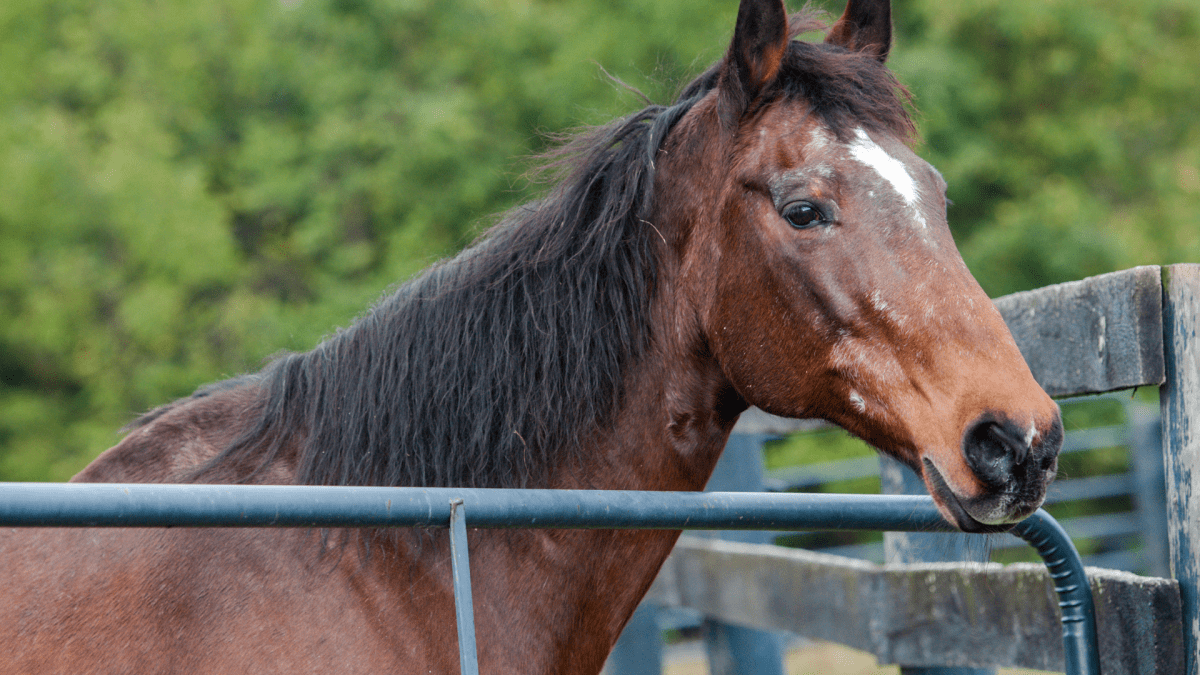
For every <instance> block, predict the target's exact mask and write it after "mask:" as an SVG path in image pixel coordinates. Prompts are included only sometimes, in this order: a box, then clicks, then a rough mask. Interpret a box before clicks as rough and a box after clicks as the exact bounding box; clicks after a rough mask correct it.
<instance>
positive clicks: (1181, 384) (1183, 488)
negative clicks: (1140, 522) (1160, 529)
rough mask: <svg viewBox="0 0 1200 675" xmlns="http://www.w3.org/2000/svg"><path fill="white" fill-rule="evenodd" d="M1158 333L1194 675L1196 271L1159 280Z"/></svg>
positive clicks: (1197, 601) (1199, 507) (1198, 463)
mask: <svg viewBox="0 0 1200 675" xmlns="http://www.w3.org/2000/svg"><path fill="white" fill-rule="evenodd" d="M1163 319H1164V327H1163V330H1164V332H1165V335H1166V342H1165V344H1166V365H1167V371H1168V372H1169V373H1170V374H1171V376H1170V377H1169V378H1168V381H1167V383H1166V384H1165V385H1163V387H1162V389H1161V391H1160V398H1159V401H1160V404H1161V406H1162V421H1163V461H1164V464H1165V466H1166V472H1167V540H1168V542H1169V544H1170V548H1171V576H1173V577H1174V578H1176V579H1178V580H1179V583H1180V586H1181V591H1182V595H1183V624H1184V638H1185V639H1186V641H1187V655H1188V663H1187V668H1186V670H1184V669H1180V671H1179V672H1180V673H1186V675H1198V673H1200V598H1198V597H1197V586H1198V585H1200V432H1198V430H1200V339H1198V338H1197V331H1198V330H1200V265H1171V266H1170V267H1167V268H1165V273H1164V274H1163ZM1193 422H1197V423H1196V424H1195V425H1193Z"/></svg>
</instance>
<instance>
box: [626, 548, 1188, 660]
mask: <svg viewBox="0 0 1200 675" xmlns="http://www.w3.org/2000/svg"><path fill="white" fill-rule="evenodd" d="M1088 574H1089V578H1090V580H1091V582H1092V591H1093V593H1094V594H1095V598H1096V610H1097V623H1098V626H1099V631H1100V635H1099V638H1100V650H1101V667H1102V669H1103V672H1104V673H1105V675H1126V674H1128V675H1134V674H1137V675H1150V674H1152V673H1153V674H1157V675H1178V673H1181V672H1183V667H1184V666H1183V658H1184V648H1183V637H1182V629H1181V624H1180V611H1181V610H1180V600H1179V585H1178V583H1177V582H1175V581H1174V580H1169V579H1156V578H1146V577H1138V576H1135V575H1132V574H1128V573H1124V572H1116V571H1113V570H1100V569H1093V568H1089V569H1088ZM648 599H649V600H651V601H652V602H657V603H660V604H663V605H668V606H684V607H690V608H693V609H696V610H699V611H701V612H703V613H704V614H706V615H709V616H713V617H715V618H718V619H720V620H722V621H727V622H730V623H735V624H741V625H746V626H752V627H757V628H765V629H772V630H786V631H789V632H792V633H796V634H798V635H803V636H807V637H811V638H815V639H822V640H829V641H833V642H838V643H841V644H844V645H848V646H850V647H853V648H855V649H860V650H863V651H867V652H871V653H873V654H875V655H876V657H877V658H879V660H880V661H881V662H883V663H903V664H905V665H910V666H939V665H941V666H970V667H989V666H1001V667H1022V668H1038V669H1044V670H1055V669H1057V670H1060V671H1061V669H1062V667H1063V665H1062V663H1063V656H1062V629H1061V626H1060V624H1059V611H1058V599H1057V597H1056V596H1055V594H1054V589H1053V587H1052V585H1051V581H1050V578H1049V575H1048V574H1047V572H1046V569H1045V567H1043V566H1041V565H1034V564H1027V565H1009V566H1007V567H1005V566H1001V565H996V564H972V563H968V564H962V563H930V564H924V565H905V566H882V567H881V566H878V565H873V564H871V563H867V562H862V561H857V560H852V559H848V558H841V557H838V556H830V555H825V554H821V553H814V552H811V551H804V550H796V549H784V548H779V547H775V546H766V545H755V544H742V543H736V542H726V541H718V540H707V539H698V538H694V537H683V538H681V539H680V543H679V545H678V546H676V548H675V552H674V553H673V554H672V555H671V558H669V559H668V561H667V563H666V565H665V566H664V567H663V572H662V574H660V575H659V578H658V580H657V581H656V582H655V584H654V587H653V588H652V589H651V592H650V595H649V596H648Z"/></svg>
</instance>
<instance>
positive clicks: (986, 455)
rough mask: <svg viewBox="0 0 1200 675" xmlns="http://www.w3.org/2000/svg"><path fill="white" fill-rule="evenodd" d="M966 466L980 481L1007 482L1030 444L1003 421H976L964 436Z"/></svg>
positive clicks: (1021, 461) (1026, 452)
mask: <svg viewBox="0 0 1200 675" xmlns="http://www.w3.org/2000/svg"><path fill="white" fill-rule="evenodd" d="M963 455H964V456H965V457H966V459H967V465H968V466H970V467H971V470H972V471H974V472H975V475H977V476H978V477H979V478H980V479H981V480H983V481H985V482H988V483H992V484H1004V483H1008V482H1009V481H1010V480H1011V479H1012V477H1013V469H1014V468H1015V467H1017V466H1020V465H1021V464H1023V463H1024V462H1025V460H1026V459H1027V458H1028V457H1029V446H1027V445H1025V443H1024V442H1022V441H1021V439H1020V438H1019V437H1018V435H1017V434H1016V433H1014V432H1013V430H1011V429H1008V428H1006V425H1005V424H1004V423H1002V422H996V421H992V420H987V421H983V422H978V423H976V424H975V425H974V426H973V427H972V428H971V430H970V431H968V432H967V435H966V437H965V438H964V439H963Z"/></svg>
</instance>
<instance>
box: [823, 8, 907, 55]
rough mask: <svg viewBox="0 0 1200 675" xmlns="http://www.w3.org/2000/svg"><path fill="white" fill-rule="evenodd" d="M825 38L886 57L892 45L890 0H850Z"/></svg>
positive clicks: (856, 49) (834, 42) (843, 45)
mask: <svg viewBox="0 0 1200 675" xmlns="http://www.w3.org/2000/svg"><path fill="white" fill-rule="evenodd" d="M825 42H828V43H829V44H833V45H838V46H839V47H845V48H846V49H849V50H850V51H855V52H866V53H868V54H874V55H875V58H877V59H879V61H880V62H881V63H882V62H883V61H886V60H887V56H888V51H889V50H890V49H891V48H892V3H891V0H850V2H849V3H847V4H846V11H845V12H844V13H843V14H842V18H840V19H838V20H837V23H835V24H833V28H830V29H829V35H827V36H826V37H825Z"/></svg>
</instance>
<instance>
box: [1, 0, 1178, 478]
mask: <svg viewBox="0 0 1200 675" xmlns="http://www.w3.org/2000/svg"><path fill="white" fill-rule="evenodd" d="M898 2H899V6H898V7H897V9H896V16H897V18H898V20H899V21H901V22H902V23H901V24H900V25H899V26H898V28H899V29H900V35H899V37H898V41H897V47H896V49H895V50H894V52H893V53H894V55H895V56H894V60H893V65H894V66H895V68H896V69H897V70H898V72H899V73H900V74H901V77H902V79H904V80H906V81H907V82H908V83H909V84H910V86H911V88H912V90H913V91H914V93H915V94H916V97H917V102H918V105H920V106H921V107H922V109H923V110H924V117H923V119H922V128H923V131H924V134H925V137H926V139H927V144H926V145H925V146H924V148H922V152H923V154H924V155H926V156H927V157H928V158H929V159H930V160H931V161H933V162H934V163H935V165H937V166H938V167H939V168H941V169H942V171H943V172H944V173H945V174H946V176H947V178H948V179H949V182H950V184H951V195H950V196H951V198H952V199H953V200H954V201H955V202H956V206H955V207H953V209H952V210H951V220H952V222H953V223H954V226H955V232H956V236H957V237H958V238H959V241H960V243H961V244H962V246H963V250H964V253H965V255H966V257H967V260H968V263H969V264H970V265H971V266H972V269H974V270H975V271H976V272H977V273H979V275H980V278H981V280H982V281H983V283H984V285H985V288H987V289H988V290H989V291H992V292H994V293H1000V292H1007V291H1009V290H1015V289H1018V288H1027V287H1032V286H1038V285H1043V284H1045V283H1051V282H1055V281H1062V280H1066V279H1072V278H1077V277H1080V276H1083V275H1086V274H1092V273H1096V272H1101V271H1107V270H1110V269H1115V268H1119V267H1124V266H1128V265H1132V264H1136V263H1161V262H1171V261H1176V260H1183V259H1188V258H1191V259H1195V258H1196V257H1197V255H1198V254H1200V250H1197V249H1198V248H1200V241H1198V240H1197V238H1195V237H1194V236H1192V234H1191V232H1192V220H1193V219H1194V218H1195V214H1196V213H1197V212H1198V211H1200V204H1198V200H1200V178H1198V177H1197V173H1196V166H1197V163H1198V162H1200V131H1197V128H1196V127H1195V125H1192V124H1190V117H1189V116H1190V114H1191V111H1192V110H1195V109H1196V108H1197V104H1198V103H1200V101H1197V89H1196V88H1195V86H1194V85H1193V83H1192V82H1191V72H1190V70H1191V66H1192V64H1193V62H1194V58H1193V57H1194V55H1195V54H1196V53H1200V18H1198V14H1200V12H1198V11H1197V9H1196V8H1195V7H1193V6H1192V5H1191V4H1187V3H1185V2H1182V1H1181V0H1153V1H1151V2H1148V3H1138V2H1133V1H1132V0H1106V2H1104V3H1103V4H1101V5H1093V6H1079V5H1077V4H1074V3H1067V2H1066V1H1065V0H1054V1H1052V2H1032V1H1031V0H1022V1H1020V2H1016V3H1001V2H999V1H998V0H974V1H972V2H967V3H957V4H954V5H952V6H946V5H945V3H940V2H933V1H932V0H898ZM831 9H833V10H834V11H840V7H835V8H831ZM735 13H736V2H734V1H733V0H722V1H721V2H717V0H700V1H699V2H692V3H662V2H652V1H651V0H620V1H618V2H613V3H589V2H583V1H582V0H501V1H499V2H493V1H486V2H485V1H484V0H445V1H443V2H431V1H429V0H284V1H280V0H247V1H243V2H237V3H231V2H224V1H222V0H218V1H217V2H212V3H188V2H183V1H182V0H137V1H136V2H134V1H131V0H111V1H109V2H104V3H90V2H83V1H82V0H58V1H56V2H52V3H45V2H36V1H34V0H9V1H8V2H5V3H0V72H2V73H4V76H3V77H0V479H21V480H41V479H53V480H60V479H64V478H66V477H68V476H70V475H71V474H73V473H74V472H75V471H77V470H78V469H79V468H80V467H82V466H83V464H85V463H86V462H87V461H89V460H90V459H91V458H92V457H94V456H95V454H96V453H98V452H99V451H101V450H103V449H104V448H106V447H108V446H109V445H111V444H112V443H113V442H115V441H116V439H117V438H118V434H117V432H116V430H117V429H118V428H119V427H120V426H121V424H123V423H125V422H127V421H129V420H130V419H132V417H133V416H134V415H135V414H136V413H137V412H138V411H141V410H145V409H147V408H149V407H152V406H154V405H157V404H160V403H164V402H166V401H169V400H171V399H172V398H175V397H178V396H181V395H185V394H187V393H189V392H190V391H191V390H192V389H193V388H194V387H196V386H197V385H199V384H201V383H204V382H208V381H212V380H215V379H219V378H221V377H225V376H229V375H233V374H236V373H238V372H243V371H246V370H251V369H254V368H256V367H257V366H258V365H259V364H260V363H261V361H262V359H264V358H265V357H267V356H269V355H270V354H272V353H273V352H275V351H276V350H279V349H307V348H309V347H311V346H312V345H313V344H314V343H315V342H316V341H317V340H319V339H320V337H321V336H322V335H324V334H327V333H328V332H330V331H331V330H333V329H334V327H336V326H338V325H344V324H345V323H347V322H348V321H350V320H351V318H352V317H353V316H354V314H356V313H358V312H360V311H362V309H363V308H364V307H365V306H366V305H367V304H368V303H369V302H370V301H371V300H372V299H373V298H374V297H376V296H377V295H378V294H379V293H380V292H382V291H383V289H385V288H386V287H388V286H389V285H391V284H394V283H396V282H398V281H401V280H403V279H404V278H405V277H407V276H409V275H411V274H413V273H414V272H416V271H417V270H419V269H421V268H422V267H424V266H425V265H427V264H428V263H429V262H430V261H432V260H433V259H436V258H438V257H441V256H444V255H447V254H449V253H452V252H453V251H454V250H456V249H457V248H459V247H461V246H462V245H463V244H464V243H465V242H467V241H468V240H470V239H471V238H472V237H473V236H474V235H475V234H476V233H477V232H478V231H479V229H480V227H481V226H482V225H485V224H486V222H487V218H488V216H489V214H494V213H497V212H499V211H502V210H503V209H505V208H507V207H508V206H510V205H512V204H515V203H518V202H520V201H523V200H525V199H528V198H530V197H531V196H532V195H533V194H534V193H535V192H536V189H537V186H529V185H528V184H526V182H524V181H522V180H521V179H519V177H518V176H519V175H520V174H521V173H522V171H523V169H524V168H525V166H526V165H525V164H523V163H520V162H521V160H519V158H521V157H524V156H527V155H529V154H530V153H534V152H537V151H539V150H542V149H543V148H544V144H545V141H544V140H543V136H542V135H541V132H546V131H550V132H553V131H560V130H563V129H568V128H571V127H575V126H579V125H583V124H595V123H598V122H602V121H605V120H608V119H610V118H612V117H613V116H615V115H618V114H621V113H624V112H627V111H629V110H632V109H634V108H636V107H639V106H640V101H639V100H638V99H637V97H636V96H634V95H631V94H629V93H627V92H625V91H623V90H621V89H619V88H617V87H614V86H613V84H612V83H611V82H610V81H609V80H607V78H605V77H604V76H603V75H602V72H601V69H605V70H607V71H609V72H612V73H613V74H615V75H616V76H618V77H620V78H621V79H622V80H624V81H626V82H629V83H630V84H631V85H633V86H636V87H638V88H640V89H641V90H642V91H645V92H646V93H647V94H648V95H649V96H651V97H652V98H653V99H655V100H660V101H661V100H665V99H667V98H669V97H670V95H671V94H672V93H673V92H674V91H675V89H676V88H677V87H678V86H679V84H681V83H682V82H683V81H684V80H685V78H686V77H688V76H689V75H691V74H694V73H696V72H698V71H699V70H700V69H702V68H703V67H705V66H706V65H708V64H709V63H711V62H712V61H713V60H715V59H716V58H718V57H719V56H720V55H721V53H722V52H723V50H724V45H725V41H726V40H727V39H728V35H729V33H730V30H731V26H732V22H733V18H734V15H735Z"/></svg>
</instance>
